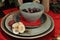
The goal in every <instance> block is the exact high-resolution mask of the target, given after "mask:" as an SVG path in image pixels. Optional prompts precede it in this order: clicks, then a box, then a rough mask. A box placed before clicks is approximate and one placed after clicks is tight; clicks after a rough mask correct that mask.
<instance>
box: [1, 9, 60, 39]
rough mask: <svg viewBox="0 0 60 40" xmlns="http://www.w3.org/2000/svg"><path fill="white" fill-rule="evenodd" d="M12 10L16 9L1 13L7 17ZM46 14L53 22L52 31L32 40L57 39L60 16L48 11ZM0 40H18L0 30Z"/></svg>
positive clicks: (59, 28)
mask: <svg viewBox="0 0 60 40" xmlns="http://www.w3.org/2000/svg"><path fill="white" fill-rule="evenodd" d="M12 10H13V11H17V10H18V9H17V8H12V9H8V10H3V12H4V13H5V15H7V14H8V13H9V12H11V11H12ZM47 14H48V15H50V16H51V17H52V18H53V20H54V30H53V31H52V32H50V33H49V34H48V35H46V36H44V37H41V38H37V39H33V40H52V39H53V38H55V37H57V36H58V35H59V34H60V14H55V13H54V12H52V11H49V12H48V13H47ZM1 19H2V18H0V22H1ZM47 38H48V39H47ZM0 40H19V39H16V38H13V37H11V36H9V35H7V34H6V33H4V32H3V30H2V29H1V28H0ZM20 40H23V39H20Z"/></svg>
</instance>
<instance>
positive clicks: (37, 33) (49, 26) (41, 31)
mask: <svg viewBox="0 0 60 40" xmlns="http://www.w3.org/2000/svg"><path fill="white" fill-rule="evenodd" d="M44 15H46V17H47V19H46V22H45V23H44V24H42V25H41V26H40V27H38V28H34V29H27V30H29V31H30V32H29V33H23V34H17V35H16V34H14V33H13V32H12V31H11V29H10V28H9V27H8V26H6V18H7V17H8V16H12V15H9V14H8V15H6V16H5V17H4V18H3V19H2V22H1V28H2V30H3V31H4V32H5V33H7V34H8V35H10V36H12V37H15V38H22V39H34V38H38V37H43V36H45V35H47V34H48V33H50V32H51V31H52V30H53V29H54V22H53V19H52V18H51V17H50V16H49V15H47V14H44ZM10 18H11V17H10ZM11 20H12V19H11Z"/></svg>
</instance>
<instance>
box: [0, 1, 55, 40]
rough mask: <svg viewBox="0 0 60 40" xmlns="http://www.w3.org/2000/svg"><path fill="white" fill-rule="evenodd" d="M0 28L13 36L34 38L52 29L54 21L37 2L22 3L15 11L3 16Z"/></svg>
mask: <svg viewBox="0 0 60 40" xmlns="http://www.w3.org/2000/svg"><path fill="white" fill-rule="evenodd" d="M1 28H2V30H3V31H4V32H5V33H6V34H7V35H10V36H12V37H14V38H19V39H20V38H21V39H35V38H39V37H43V36H45V35H47V34H49V33H50V32H51V31H53V29H54V21H53V19H52V18H51V16H49V15H48V14H47V13H45V12H44V6H43V5H42V4H38V3H33V2H29V3H24V4H22V5H21V6H20V9H19V10H18V11H16V12H11V13H9V14H7V15H6V16H5V17H3V19H2V22H1Z"/></svg>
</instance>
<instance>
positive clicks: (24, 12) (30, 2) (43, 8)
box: [19, 2, 44, 14]
mask: <svg viewBox="0 0 60 40" xmlns="http://www.w3.org/2000/svg"><path fill="white" fill-rule="evenodd" d="M30 3H31V4H33V3H34V2H28V3H24V4H22V5H21V6H20V7H19V9H20V11H21V12H24V11H22V9H21V8H22V7H23V5H25V4H30ZM34 4H38V5H40V6H41V7H42V10H40V11H39V12H40V13H41V12H44V6H43V5H42V4H39V3H34ZM39 12H35V13H39ZM24 13H28V12H24ZM31 14H33V13H31Z"/></svg>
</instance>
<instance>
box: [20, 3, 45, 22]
mask: <svg viewBox="0 0 60 40" xmlns="http://www.w3.org/2000/svg"><path fill="white" fill-rule="evenodd" d="M28 8H38V9H40V11H39V12H35V13H28V12H24V11H22V10H23V9H28ZM20 11H21V14H22V15H23V17H24V18H25V19H26V20H27V21H29V22H35V21H36V20H38V19H39V18H40V17H41V16H42V14H43V12H44V6H43V5H42V4H38V3H33V2H29V3H24V4H22V5H21V6H20Z"/></svg>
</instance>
